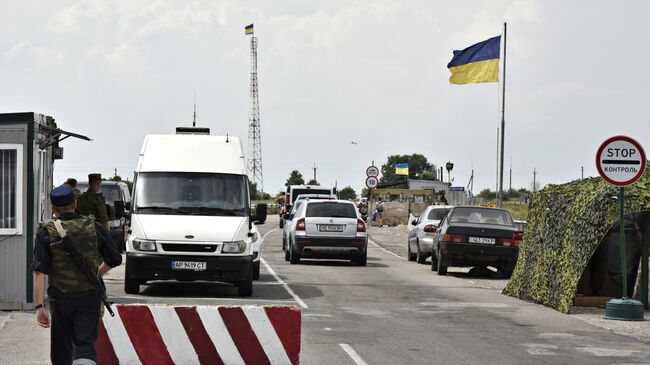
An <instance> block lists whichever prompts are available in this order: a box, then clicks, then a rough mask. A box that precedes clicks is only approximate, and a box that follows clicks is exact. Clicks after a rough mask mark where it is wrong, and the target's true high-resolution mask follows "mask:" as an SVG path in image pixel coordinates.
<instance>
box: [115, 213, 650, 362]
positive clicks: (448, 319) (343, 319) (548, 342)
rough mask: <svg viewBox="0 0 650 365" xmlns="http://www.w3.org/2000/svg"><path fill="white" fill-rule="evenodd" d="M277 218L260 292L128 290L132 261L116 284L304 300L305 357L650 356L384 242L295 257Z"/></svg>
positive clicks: (172, 296) (145, 297) (191, 294)
mask: <svg viewBox="0 0 650 365" xmlns="http://www.w3.org/2000/svg"><path fill="white" fill-rule="evenodd" d="M276 227H277V219H276V217H270V218H269V221H268V222H267V224H265V225H262V226H260V231H261V233H262V234H264V235H265V240H264V244H263V258H264V261H265V263H266V265H263V267H262V274H261V279H260V281H258V282H255V285H254V294H253V297H252V298H246V299H241V298H238V297H237V296H236V291H235V289H234V287H230V286H228V285H220V284H212V283H194V284H193V283H155V284H152V285H149V286H146V287H144V290H143V292H142V294H141V295H126V294H125V293H124V291H123V288H122V277H123V272H121V270H123V267H122V268H118V269H117V270H115V271H113V272H111V274H110V276H109V277H108V278H107V279H108V280H107V281H108V286H109V292H110V294H111V296H112V297H113V298H116V302H121V303H141V302H150V303H169V304H287V305H296V306H298V307H301V308H302V313H303V342H302V355H301V359H302V362H303V363H304V364H324V363H330V364H331V363H339V364H355V363H357V364H364V363H367V364H430V363H441V364H442V363H444V364H496V363H500V364H611V363H628V364H630V363H638V364H647V363H650V346H648V344H647V343H643V342H640V341H638V340H634V339H631V338H629V337H624V336H620V335H616V334H613V333H611V332H609V331H606V330H603V329H600V328H598V327H595V326H592V325H589V324H587V323H585V322H583V321H580V320H578V319H575V318H571V317H570V316H567V315H564V314H561V313H558V312H555V311H553V310H551V309H548V308H545V307H542V306H538V305H535V304H532V303H526V302H522V301H519V300H517V299H513V298H510V297H506V296H503V295H501V294H500V293H499V289H498V287H499V286H501V282H500V281H498V280H496V281H494V280H489V281H487V283H488V285H486V284H485V282H482V281H481V280H476V279H471V278H468V277H467V275H465V274H463V273H459V274H457V275H456V276H447V277H440V276H437V275H434V273H432V272H431V271H430V268H429V267H428V266H425V265H417V264H415V263H412V262H408V261H406V260H405V259H404V258H403V257H400V256H399V255H398V254H395V253H393V252H391V251H388V250H385V249H384V248H382V247H380V246H378V245H371V246H370V248H369V258H368V266H366V267H358V266H355V265H352V264H350V263H349V262H346V261H334V260H331V261H309V260H303V264H301V265H290V264H289V263H288V262H285V261H284V256H283V253H282V249H281V247H282V246H281V235H282V232H281V231H280V230H278V229H275V228H276ZM377 235H379V233H377ZM384 240H385V239H384ZM389 248H390V247H389ZM271 270H272V271H273V273H272V272H271ZM178 296H180V297H178Z"/></svg>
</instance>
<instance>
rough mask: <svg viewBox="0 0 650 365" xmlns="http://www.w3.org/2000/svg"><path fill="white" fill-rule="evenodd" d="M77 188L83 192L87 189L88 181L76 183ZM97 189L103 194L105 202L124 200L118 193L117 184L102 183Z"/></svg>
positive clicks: (111, 202) (112, 202)
mask: <svg viewBox="0 0 650 365" xmlns="http://www.w3.org/2000/svg"><path fill="white" fill-rule="evenodd" d="M77 189H79V190H80V191H82V192H84V191H86V190H88V183H78V184H77ZM99 191H100V192H101V193H102V194H103V195H104V199H106V204H111V205H112V204H115V201H116V200H124V199H122V196H121V194H120V187H119V186H118V185H113V184H110V185H109V184H104V183H102V185H101V187H100V188H99Z"/></svg>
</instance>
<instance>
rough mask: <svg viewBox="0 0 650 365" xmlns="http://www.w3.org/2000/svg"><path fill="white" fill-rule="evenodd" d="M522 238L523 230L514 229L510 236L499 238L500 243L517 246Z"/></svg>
mask: <svg viewBox="0 0 650 365" xmlns="http://www.w3.org/2000/svg"><path fill="white" fill-rule="evenodd" d="M523 240H524V233H523V231H515V232H514V233H513V234H512V238H499V242H500V243H501V245H503V246H506V247H519V245H521V242H522V241H523Z"/></svg>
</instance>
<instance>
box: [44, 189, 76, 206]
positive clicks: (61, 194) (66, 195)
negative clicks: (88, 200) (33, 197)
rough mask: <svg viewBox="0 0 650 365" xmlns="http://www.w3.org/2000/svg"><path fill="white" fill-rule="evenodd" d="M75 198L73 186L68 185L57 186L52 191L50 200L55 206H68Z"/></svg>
mask: <svg viewBox="0 0 650 365" xmlns="http://www.w3.org/2000/svg"><path fill="white" fill-rule="evenodd" d="M74 199H75V197H74V193H73V192H72V188H71V187H69V186H67V185H61V186H59V187H56V188H54V190H52V192H51V193H50V201H51V202H52V205H54V206H55V207H67V206H68V205H70V204H72V203H74Z"/></svg>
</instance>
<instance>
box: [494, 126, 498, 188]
mask: <svg viewBox="0 0 650 365" xmlns="http://www.w3.org/2000/svg"><path fill="white" fill-rule="evenodd" d="M496 175H497V183H496V187H495V188H494V192H495V193H496V195H497V198H498V197H499V128H498V127H497V174H496Z"/></svg>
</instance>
